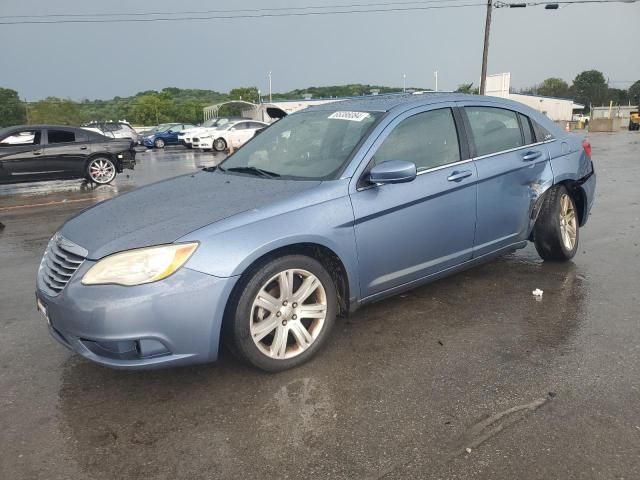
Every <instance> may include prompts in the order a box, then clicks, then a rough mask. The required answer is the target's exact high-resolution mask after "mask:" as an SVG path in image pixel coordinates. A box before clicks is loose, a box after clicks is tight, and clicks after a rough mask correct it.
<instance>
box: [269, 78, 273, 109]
mask: <svg viewBox="0 0 640 480" xmlns="http://www.w3.org/2000/svg"><path fill="white" fill-rule="evenodd" d="M272 101H273V100H272V99H271V72H269V103H272Z"/></svg>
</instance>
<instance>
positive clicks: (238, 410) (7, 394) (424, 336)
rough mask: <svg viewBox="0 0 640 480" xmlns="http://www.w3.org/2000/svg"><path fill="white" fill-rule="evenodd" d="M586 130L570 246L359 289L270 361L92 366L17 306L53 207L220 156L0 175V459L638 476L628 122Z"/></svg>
mask: <svg viewBox="0 0 640 480" xmlns="http://www.w3.org/2000/svg"><path fill="white" fill-rule="evenodd" d="M591 142H592V145H593V157H594V162H595V167H596V171H597V174H598V191H597V198H596V204H595V206H594V210H593V213H592V216H591V218H590V220H589V223H588V225H587V226H586V228H584V229H583V230H582V231H581V237H580V249H579V253H578V254H577V255H576V257H575V258H574V260H573V261H572V262H569V263H567V264H549V263H543V262H541V261H540V260H539V258H538V256H537V254H536V252H535V249H533V247H532V246H529V247H527V248H526V249H524V250H521V251H519V252H517V253H515V254H512V255H508V256H505V257H503V258H501V259H498V260H496V261H493V262H491V263H488V264H486V265H484V266H481V267H477V268H475V269H472V270H468V271H466V272H464V273H462V274H458V275H456V276H453V277H449V278H447V279H444V280H441V281H438V282H435V283H432V284H430V285H427V286H423V287H421V288H418V289H416V290H413V291H411V292H408V293H407V294H403V295H400V296H396V297H394V298H391V299H388V300H385V301H382V302H379V303H377V304H373V305H370V306H368V307H366V308H363V309H362V310H360V311H358V312H357V313H356V314H355V315H353V316H352V317H350V318H348V319H340V320H339V321H338V323H337V325H336V328H335V330H334V332H333V336H332V339H331V341H330V342H329V345H328V347H327V348H326V349H324V351H323V352H321V353H320V354H319V355H318V356H316V357H315V358H314V359H313V360H312V361H311V362H309V363H307V364H305V365H303V366H302V367H300V368H297V369H295V370H291V371H287V372H285V373H281V374H276V375H269V374H265V373H261V372H258V371H255V370H252V369H250V368H248V367H245V366H244V365H242V364H240V363H239V362H238V361H236V360H235V359H234V358H233V357H232V356H231V355H230V354H228V353H226V352H223V355H222V359H221V361H219V362H218V363H216V364H212V365H204V366H198V367H191V368H181V369H172V370H160V371H153V372H122V371H113V370H109V369H106V368H103V367H100V366H97V365H94V364H91V363H89V362H87V361H85V360H83V359H82V358H80V357H78V356H76V355H72V354H71V353H70V352H68V351H66V350H65V349H64V348H63V347H61V346H60V345H58V344H57V343H56V342H55V341H54V340H53V339H51V338H50V337H49V335H48V333H47V328H46V324H45V322H44V320H43V319H42V318H41V317H40V315H39V314H38V312H37V311H36V309H35V299H34V288H35V276H36V270H37V267H38V264H39V261H40V258H41V255H42V252H43V250H44V248H45V245H46V243H47V241H48V240H49V238H50V237H51V235H52V234H53V233H54V232H55V231H56V229H57V228H58V227H59V226H60V224H61V223H62V222H63V221H64V220H65V219H66V218H68V217H69V216H71V215H73V214H75V213H77V212H78V211H80V210H81V209H83V208H86V207H88V206H90V205H91V204H93V203H95V202H97V201H100V200H103V199H106V198H109V197H111V196H113V195H115V194H118V193H122V192H126V191H129V190H131V189H133V188H136V187H138V186H141V185H144V184H147V183H150V182H152V181H156V180H160V179H162V178H167V177H171V176H175V175H178V174H181V173H189V172H191V171H195V170H197V169H198V168H201V167H202V166H209V165H213V164H215V163H217V162H218V161H219V160H220V159H221V158H222V156H214V155H213V154H210V153H205V154H202V153H196V152H192V151H185V150H182V149H179V148H176V149H167V151H164V152H145V153H141V154H139V155H138V165H137V166H136V169H135V170H134V171H125V174H123V175H121V176H119V177H118V179H117V180H116V182H115V183H114V185H113V186H103V187H98V188H93V187H91V186H88V185H86V184H84V183H83V182H80V181H67V182H44V183H40V184H25V185H12V186H0V222H2V223H3V224H4V225H5V228H4V229H3V230H1V231H0V270H1V272H0V392H1V393H0V478H3V479H12V480H13V479H46V480H53V479H113V478H129V479H134V478H160V479H177V478H188V479H218V478H219V479H235V478H237V479H243V480H244V479H247V478H259V477H268V478H358V479H360V478H362V479H369V478H371V479H379V478H385V479H387V478H388V479H407V478H441V479H468V478H478V479H591V478H593V479H623V478H624V479H635V478H639V477H640V474H639V472H640V293H639V292H640V289H639V288H638V287H639V286H640V239H639V238H638V234H639V233H640V232H639V230H640V223H639V220H640V188H639V187H638V183H639V181H640V153H639V152H640V134H638V133H636V132H621V133H616V134H593V135H591ZM131 208H132V209H134V208H136V205H131ZM212 208H215V206H212ZM536 288H539V289H542V290H543V291H544V294H543V296H542V298H541V299H540V300H536V298H535V297H534V296H533V295H532V294H531V292H532V290H534V289H536ZM176 321H180V319H176Z"/></svg>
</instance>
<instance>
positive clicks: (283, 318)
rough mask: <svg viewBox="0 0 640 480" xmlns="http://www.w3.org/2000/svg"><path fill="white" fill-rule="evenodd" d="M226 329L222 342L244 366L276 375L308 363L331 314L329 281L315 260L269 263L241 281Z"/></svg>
mask: <svg viewBox="0 0 640 480" xmlns="http://www.w3.org/2000/svg"><path fill="white" fill-rule="evenodd" d="M236 298H237V302H236V301H235V299H232V300H231V301H232V302H234V304H235V305H236V307H235V309H234V311H232V312H231V313H230V317H229V318H228V321H229V323H228V324H227V329H228V330H227V335H226V337H227V341H228V342H229V343H230V346H231V349H232V350H233V351H234V353H235V354H236V355H237V356H239V357H240V358H241V359H242V360H244V361H245V362H247V363H249V364H251V365H253V366H254V367H257V368H259V369H261V370H265V371H268V372H280V371H283V370H287V369H290V368H293V367H297V366H298V365H301V364H302V363H304V362H306V361H307V360H309V359H310V358H311V357H312V356H313V355H315V354H316V353H317V352H318V350H319V349H320V348H321V347H322V346H323V344H324V343H325V342H326V341H327V339H328V337H329V335H330V332H331V329H332V327H333V324H334V322H335V317H336V312H337V294H336V288H335V284H334V282H333V279H332V278H331V275H329V273H328V272H327V271H326V270H325V268H324V267H323V266H322V265H321V264H320V263H319V262H318V261H317V260H315V259H313V258H310V257H306V256H303V255H288V256H285V257H280V258H276V259H274V260H271V261H270V262H268V263H267V264H265V265H264V266H262V267H261V268H259V269H258V270H257V271H256V272H255V273H253V275H252V276H251V278H249V279H247V280H246V283H245V284H244V285H243V287H242V290H241V291H240V293H239V297H236Z"/></svg>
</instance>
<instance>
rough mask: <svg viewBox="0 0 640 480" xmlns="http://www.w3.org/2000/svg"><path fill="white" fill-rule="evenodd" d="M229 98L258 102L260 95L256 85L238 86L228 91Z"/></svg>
mask: <svg viewBox="0 0 640 480" xmlns="http://www.w3.org/2000/svg"><path fill="white" fill-rule="evenodd" d="M229 98H230V99H231V100H244V101H245V102H256V103H257V102H258V101H259V100H260V97H259V95H258V89H257V88H256V87H239V88H234V89H232V90H231V91H230V92H229Z"/></svg>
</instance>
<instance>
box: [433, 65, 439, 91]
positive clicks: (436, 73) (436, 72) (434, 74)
mask: <svg viewBox="0 0 640 480" xmlns="http://www.w3.org/2000/svg"><path fill="white" fill-rule="evenodd" d="M433 76H434V77H436V92H437V91H438V71H437V70H436V71H435V72H433Z"/></svg>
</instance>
